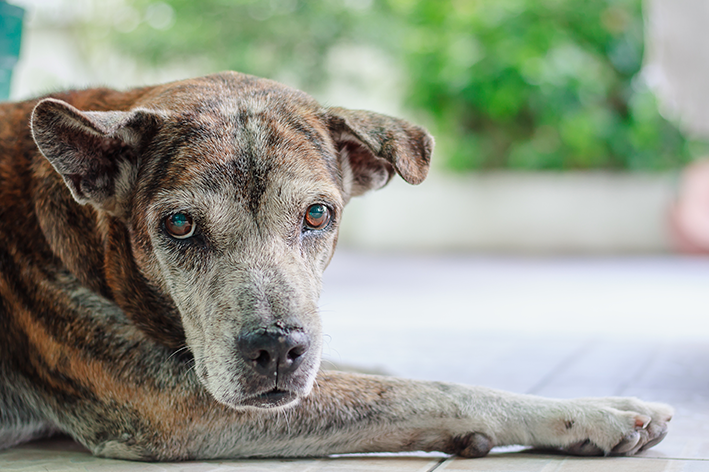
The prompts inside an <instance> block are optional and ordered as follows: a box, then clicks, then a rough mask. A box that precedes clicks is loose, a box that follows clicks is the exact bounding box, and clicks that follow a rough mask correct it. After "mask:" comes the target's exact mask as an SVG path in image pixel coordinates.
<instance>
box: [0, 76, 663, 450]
mask: <svg viewBox="0 0 709 472" xmlns="http://www.w3.org/2000/svg"><path fill="white" fill-rule="evenodd" d="M80 110H82V111H80ZM0 123H1V127H0V447H11V446H13V445H15V444H19V443H21V442H24V441H27V440H30V439H33V438H36V437H41V436H45V435H48V434H53V433H55V432H59V431H61V432H65V433H67V434H69V435H71V436H72V437H73V438H75V439H76V440H77V441H79V442H80V443H82V444H83V445H85V446H86V447H88V448H89V449H90V450H91V451H92V452H93V453H95V454H97V455H101V456H108V457H122V458H130V459H143V460H182V459H195V458H216V457H263V456H322V455H326V454H330V453H345V452H366V451H408V450H440V451H445V452H449V453H457V454H461V455H464V456H469V457H474V456H481V455H485V454H486V453H487V452H488V451H489V450H490V448H491V447H492V446H496V445H504V444H525V445H532V446H545V447H558V448H562V449H565V450H566V451H568V452H570V453H576V454H608V453H617V454H633V453H635V452H637V451H638V450H640V449H641V448H647V447H650V446H652V445H654V444H655V443H657V442H659V440H660V439H662V437H663V436H664V434H665V432H666V428H667V421H669V419H670V416H671V409H670V408H669V407H668V406H666V405H662V404H655V403H645V402H641V401H639V400H636V399H632V398H602V399H576V400H552V399H545V398H539V397H533V396H526V395H517V394H512V393H506V392H500V391H495V390H490V389H485V388H474V387H466V386H461V385H454V384H444V383H436V382H418V381H410V380H402V379H396V378H387V377H378V376H369V375H358V374H350V373H339V372H322V371H319V370H318V367H319V362H320V351H321V333H320V323H319V318H318V314H317V305H316V304H317V300H318V297H319V292H320V278H321V274H322V271H323V270H324V269H325V266H326V265H327V264H328V262H329V260H330V257H331V255H332V251H333V249H334V247H335V243H336V239H337V228H338V224H339V221H340V217H341V214H342V208H343V206H344V205H345V204H346V203H347V201H348V200H349V199H350V197H352V196H356V195H360V194H362V193H364V192H365V191H367V190H370V189H373V188H379V187H381V186H383V185H385V184H386V183H387V182H388V180H389V179H390V178H391V177H392V176H393V175H395V174H399V175H400V176H402V177H403V178H404V179H405V180H407V181H408V182H409V183H412V184H417V183H419V182H421V181H422V180H423V179H424V178H425V176H426V172H427V170H428V165H429V158H430V155H431V150H432V140H431V138H430V137H429V135H428V134H427V133H426V132H425V131H424V130H423V129H421V128H418V127H416V126H414V125H411V124H409V123H406V122H404V121H401V120H397V119H394V118H389V117H385V116H382V115H377V114H374V113H368V112H362V111H350V110H345V109H338V108H329V109H328V108H322V107H321V106H319V105H318V104H317V103H315V102H314V101H313V100H312V99H311V98H310V97H308V96H307V95H305V94H304V93H302V92H298V91H296V90H293V89H290V88H287V87H284V86H282V85H279V84H276V83H274V82H271V81H267V80H263V79H257V78H255V77H250V76H246V75H241V74H237V73H223V74H218V75H213V76H209V77H204V78H200V79H194V80H188V81H183V82H176V83H171V84H167V85H162V86H156V87H147V88H140V89H135V90H131V91H128V92H117V91H113V90H107V89H93V90H84V91H75V92H67V93H63V94H56V95H53V96H51V97H49V98H45V99H43V100H32V101H27V102H22V103H15V104H3V105H1V106H0ZM314 203H322V204H325V205H328V206H329V207H330V208H331V209H332V212H333V219H332V223H331V224H330V225H329V226H328V227H326V228H325V229H322V230H318V231H313V230H307V229H306V228H304V226H303V218H304V214H305V211H306V209H307V208H308V206H309V205H311V204H314ZM174 212H189V214H190V215H192V216H193V217H194V220H195V223H196V225H197V232H196V233H195V236H194V237H192V238H190V239H188V240H173V239H171V238H170V237H168V236H167V234H166V232H165V230H164V228H163V226H162V224H161V222H162V221H163V220H164V218H165V217H166V216H168V215H170V214H171V213H174ZM269 330H271V331H272V332H275V333H276V334H278V333H281V334H284V335H285V334H288V333H293V332H297V333H299V336H303V337H307V339H309V345H308V346H307V350H305V352H304V354H303V356H302V357H303V359H302V363H301V364H300V365H299V367H298V368H297V369H296V370H295V371H293V372H286V373H284V372H283V371H276V375H275V378H270V377H268V376H264V375H259V374H258V372H256V371H255V370H254V368H253V366H252V365H251V364H250V362H251V361H250V360H249V359H246V358H244V357H243V356H240V355H238V353H237V351H238V347H237V344H238V343H237V339H240V338H239V337H240V336H241V335H243V334H244V333H247V334H249V335H253V333H266V332H269ZM279 366H280V364H279ZM278 369H281V367H278ZM269 392H270V393H269ZM274 392H275V393H274Z"/></svg>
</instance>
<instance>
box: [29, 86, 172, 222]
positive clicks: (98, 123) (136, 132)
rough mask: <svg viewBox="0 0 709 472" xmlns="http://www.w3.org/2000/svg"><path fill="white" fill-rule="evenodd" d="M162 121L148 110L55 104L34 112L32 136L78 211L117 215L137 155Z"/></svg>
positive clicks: (47, 102) (132, 176)
mask: <svg viewBox="0 0 709 472" xmlns="http://www.w3.org/2000/svg"><path fill="white" fill-rule="evenodd" d="M160 121H161V119H160V117H159V116H158V115H157V113H155V112H152V111H149V110H134V111H127V112H122V111H111V112H85V111H80V110H78V109H77V108H75V107H73V106H72V105H70V104H68V103H66V102H64V101H62V100H57V99H53V98H48V99H45V100H42V101H40V102H39V103H38V104H37V105H36V106H35V108H34V111H33V112H32V121H31V123H32V136H33V137H34V140H35V142H36V143H37V147H39V150H40V151H41V152H42V154H43V155H44V156H45V157H46V158H47V159H48V160H49V162H50V163H51V164H52V166H54V168H55V169H56V170H57V172H58V173H59V174H60V175H61V176H62V178H63V179H64V182H65V183H66V185H67V186H68V187H69V189H70V190H71V193H72V195H73V196H74V199H75V200H76V201H77V202H79V203H81V204H82V205H84V204H86V203H91V204H93V205H94V206H96V207H97V208H100V209H103V210H106V211H109V212H112V213H117V212H120V208H119V206H120V202H121V201H122V200H123V199H125V198H126V196H127V193H128V192H129V191H130V190H131V188H132V184H133V181H134V180H135V177H136V170H137V161H138V155H139V154H138V153H139V151H140V148H141V146H142V145H143V144H144V143H145V139H146V138H147V137H149V136H152V135H153V134H154V133H155V131H156V130H157V128H158V125H159V123H160Z"/></svg>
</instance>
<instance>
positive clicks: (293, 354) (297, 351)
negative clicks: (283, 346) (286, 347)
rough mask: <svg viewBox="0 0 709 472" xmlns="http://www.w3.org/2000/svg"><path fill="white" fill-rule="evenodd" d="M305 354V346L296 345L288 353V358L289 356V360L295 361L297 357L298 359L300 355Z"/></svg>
mask: <svg viewBox="0 0 709 472" xmlns="http://www.w3.org/2000/svg"><path fill="white" fill-rule="evenodd" d="M303 354H305V347H303V346H296V347H294V348H293V349H291V350H290V351H288V354H286V358H287V359H288V360H289V361H295V360H296V359H298V358H299V357H300V356H302V355H303Z"/></svg>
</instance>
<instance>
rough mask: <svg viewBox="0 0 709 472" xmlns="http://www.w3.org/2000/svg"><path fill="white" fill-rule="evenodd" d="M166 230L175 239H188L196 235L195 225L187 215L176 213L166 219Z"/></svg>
mask: <svg viewBox="0 0 709 472" xmlns="http://www.w3.org/2000/svg"><path fill="white" fill-rule="evenodd" d="M165 229H166V230H167V232H168V233H170V236H172V237H173V238H177V239H187V238H189V237H190V236H192V235H193V234H194V229H195V225H194V223H193V222H192V217H191V216H190V215H188V214H187V213H175V214H174V215H170V216H168V217H167V218H165Z"/></svg>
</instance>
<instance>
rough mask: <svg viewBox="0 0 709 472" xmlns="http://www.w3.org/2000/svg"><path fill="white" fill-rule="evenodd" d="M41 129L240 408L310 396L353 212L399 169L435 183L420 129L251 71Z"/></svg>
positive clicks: (67, 175) (59, 164)
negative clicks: (324, 305)
mask: <svg viewBox="0 0 709 472" xmlns="http://www.w3.org/2000/svg"><path fill="white" fill-rule="evenodd" d="M32 130H33V135H34V138H35V141H36V143H37V145H38V147H39V149H40V150H41V152H42V153H43V154H44V156H45V157H46V158H47V159H48V160H49V162H51V164H52V165H53V166H54V169H56V171H57V172H58V173H59V174H60V175H61V176H62V177H63V179H64V182H65V183H66V185H67V186H68V188H69V189H70V191H71V193H72V195H73V197H74V199H75V200H76V201H78V202H79V203H81V204H91V205H92V206H93V207H94V208H95V209H96V210H97V212H98V214H99V215H103V217H102V218H103V220H105V221H107V222H108V223H106V225H105V226H108V229H107V230H106V231H107V232H108V233H116V234H125V235H126V240H127V241H128V244H127V245H128V246H129V250H128V251H127V254H126V258H129V259H131V261H130V264H128V267H135V270H136V271H137V272H138V273H139V278H140V280H144V281H145V283H146V284H147V285H148V286H150V287H151V288H152V289H153V290H154V291H155V292H156V293H157V295H156V296H157V297H158V298H161V299H164V300H167V302H166V303H167V305H166V306H168V307H169V306H172V307H176V311H177V312H179V319H180V320H181V324H182V328H183V329H184V333H185V339H186V344H187V346H188V347H189V350H190V351H191V353H192V354H193V356H194V361H195V366H196V372H197V374H198V375H199V378H200V379H201V381H202V382H203V384H204V385H205V387H206V388H207V389H208V391H209V392H211V394H212V395H213V396H214V397H215V398H216V399H217V400H218V401H220V402H222V403H224V404H227V405H230V406H233V407H243V406H253V407H262V408H273V407H278V406H283V405H287V404H290V403H292V402H293V401H294V400H296V399H297V398H299V397H301V396H303V395H307V393H308V392H309V391H310V389H311V387H312V385H313V382H314V378H315V374H316V371H317V369H318V367H319V363H320V354H321V344H322V341H321V339H322V335H321V328H320V321H319V316H318V309H317V302H318V298H319V293H320V285H321V283H320V281H321V276H322V273H323V270H324V269H325V267H326V266H327V264H328V262H329V260H330V258H331V256H332V252H333V250H334V247H335V243H336V241H337V232H338V227H339V223H340V219H341V217H342V210H343V207H344V205H345V204H346V203H347V201H348V200H349V199H350V197H352V196H357V195H360V194H362V193H364V192H366V191H368V190H371V189H376V188H379V187H382V186H383V185H385V184H386V183H387V182H388V181H389V179H390V178H391V177H392V176H393V175H394V174H396V173H398V174H399V175H401V177H403V178H404V179H405V180H406V181H407V182H409V183H412V184H417V183H419V182H421V181H422V180H423V179H424V178H425V176H426V173H427V171H428V166H429V159H430V155H431V150H432V146H433V143H432V139H431V137H430V136H429V135H428V134H427V133H426V131H425V130H423V129H421V128H419V127H416V126H414V125H411V124H409V123H407V122H404V121H401V120H397V119H394V118H390V117H386V116H382V115H378V114H375V113H369V112H364V111H351V110H345V109H339V108H329V109H327V108H322V107H321V106H320V105H318V104H317V103H316V102H315V101H314V100H313V99H311V98H310V97H309V96H307V95H306V94H304V93H302V92H299V91H296V90H293V89H290V88H288V87H285V86H283V85H280V84H277V83H275V82H271V81H267V80H263V79H256V78H254V77H250V76H244V75H240V74H236V73H224V74H219V75H215V76H210V77H205V78H202V79H195V80H191V81H185V82H177V83H173V84H168V85H165V86H160V87H156V88H154V89H148V90H146V91H144V92H143V93H142V94H141V95H140V96H139V98H137V99H136V100H135V103H133V104H131V107H127V110H126V111H100V112H97V111H79V110H78V109H76V108H74V107H73V106H71V105H69V104H67V103H66V102H63V101H60V100H55V99H46V100H43V101H41V102H39V104H38V105H37V106H36V108H35V110H34V113H33V116H32ZM124 252H125V251H124ZM121 263H122V262H121ZM125 272H127V271H124V272H121V273H120V274H118V275H115V274H114V275H113V276H112V277H109V278H110V279H111V280H109V285H110V286H111V287H112V289H113V291H114V292H120V291H121V290H124V289H125V287H123V288H122V287H121V284H123V285H130V284H129V283H128V282H126V280H121V279H122V278H128V276H127V275H125ZM109 275H110V274H109ZM134 278H135V277H134ZM135 292H136V293H135V297H140V290H137V289H136V291H135ZM124 298H130V297H124ZM153 298H155V297H153ZM141 303H145V304H150V303H153V302H151V301H149V300H142V301H141V300H138V301H137V302H135V301H134V302H133V305H130V303H129V302H126V304H127V306H128V305H130V306H136V305H140V304H141ZM131 309H132V308H126V311H130V310H131ZM167 309H169V308H167ZM128 314H129V316H130V313H128ZM151 316H153V317H159V316H160V313H152V315H151Z"/></svg>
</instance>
